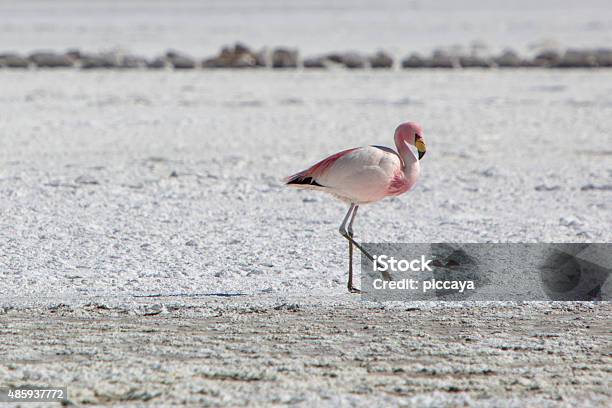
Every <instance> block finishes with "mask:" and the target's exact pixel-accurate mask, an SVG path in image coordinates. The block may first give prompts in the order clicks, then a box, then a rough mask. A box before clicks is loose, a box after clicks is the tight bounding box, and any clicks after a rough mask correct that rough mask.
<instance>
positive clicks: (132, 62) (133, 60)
mask: <svg viewBox="0 0 612 408" xmlns="http://www.w3.org/2000/svg"><path fill="white" fill-rule="evenodd" d="M146 65H147V60H146V59H144V58H143V57H139V56H136V55H124V56H123V57H122V58H121V61H120V63H119V68H126V69H134V68H142V67H144V66H146Z"/></svg>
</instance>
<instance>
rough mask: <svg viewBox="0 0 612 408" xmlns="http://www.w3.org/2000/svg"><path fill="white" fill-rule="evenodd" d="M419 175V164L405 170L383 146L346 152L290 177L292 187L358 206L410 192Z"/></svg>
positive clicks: (399, 158)
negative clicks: (323, 194)
mask: <svg viewBox="0 0 612 408" xmlns="http://www.w3.org/2000/svg"><path fill="white" fill-rule="evenodd" d="M419 173H420V166H419V162H418V161H414V162H411V163H410V166H409V167H407V168H405V166H404V162H403V160H402V158H401V157H400V156H399V154H398V153H396V152H395V151H393V150H392V149H389V148H388V147H383V146H365V147H358V148H355V149H349V150H344V151H342V152H339V153H336V154H334V155H331V156H329V157H327V158H326V159H323V160H321V161H320V162H318V163H316V164H315V165H313V166H311V167H309V168H308V169H306V170H304V171H301V172H299V173H297V174H294V175H293V176H290V177H288V178H287V184H288V185H289V186H291V187H296V188H306V189H313V190H320V191H324V192H327V193H330V194H332V195H334V196H335V197H337V198H339V199H341V200H342V201H346V202H349V203H355V204H366V203H372V202H375V201H379V200H381V199H383V198H385V197H388V196H396V195H400V194H403V193H405V192H406V191H408V190H410V189H411V188H412V187H413V186H414V185H415V184H416V181H417V178H418V176H419Z"/></svg>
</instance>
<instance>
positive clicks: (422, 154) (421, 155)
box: [419, 152, 425, 160]
mask: <svg viewBox="0 0 612 408" xmlns="http://www.w3.org/2000/svg"><path fill="white" fill-rule="evenodd" d="M423 156H425V152H419V160H421V159H422V158H423Z"/></svg>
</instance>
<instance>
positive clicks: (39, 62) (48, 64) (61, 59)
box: [29, 51, 74, 68]
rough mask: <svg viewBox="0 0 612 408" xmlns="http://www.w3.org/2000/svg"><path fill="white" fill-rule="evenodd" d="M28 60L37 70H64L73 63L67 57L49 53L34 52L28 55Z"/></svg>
mask: <svg viewBox="0 0 612 408" xmlns="http://www.w3.org/2000/svg"><path fill="white" fill-rule="evenodd" d="M29 59H30V61H32V63H33V64H34V65H36V66H37V67H39V68H66V67H71V66H72V65H73V63H74V62H73V60H72V59H70V58H69V57H68V56H67V55H65V54H57V53H54V52H50V51H39V52H34V53H32V54H30V57H29Z"/></svg>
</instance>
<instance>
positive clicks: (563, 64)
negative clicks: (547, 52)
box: [554, 50, 597, 68]
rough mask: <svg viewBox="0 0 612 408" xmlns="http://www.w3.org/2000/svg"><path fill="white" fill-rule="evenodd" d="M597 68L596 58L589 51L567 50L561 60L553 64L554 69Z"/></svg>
mask: <svg viewBox="0 0 612 408" xmlns="http://www.w3.org/2000/svg"><path fill="white" fill-rule="evenodd" d="M596 66H597V57H596V56H595V53H593V51H589V50H567V51H565V54H563V57H561V60H560V61H558V62H557V63H556V64H554V67H556V68H593V67H596Z"/></svg>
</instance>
